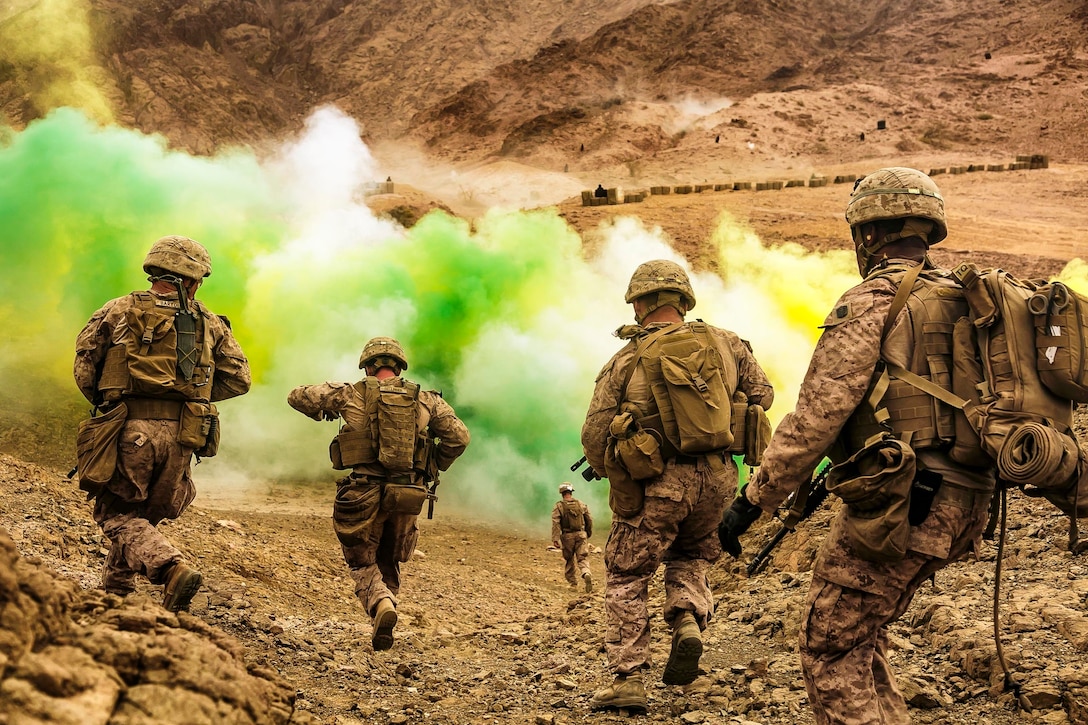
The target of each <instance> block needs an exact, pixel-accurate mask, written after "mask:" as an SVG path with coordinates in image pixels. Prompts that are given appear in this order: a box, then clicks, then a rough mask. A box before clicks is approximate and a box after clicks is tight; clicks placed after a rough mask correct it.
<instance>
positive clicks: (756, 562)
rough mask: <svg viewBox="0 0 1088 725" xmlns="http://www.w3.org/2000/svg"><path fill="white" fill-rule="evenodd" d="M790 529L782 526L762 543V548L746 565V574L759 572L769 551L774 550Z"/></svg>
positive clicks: (769, 553) (768, 555) (751, 574)
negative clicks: (769, 538) (768, 539)
mask: <svg viewBox="0 0 1088 725" xmlns="http://www.w3.org/2000/svg"><path fill="white" fill-rule="evenodd" d="M790 531H792V529H790V528H789V527H787V526H783V527H782V528H780V529H779V530H778V531H777V532H775V535H774V536H772V537H771V540H770V541H768V542H767V543H766V544H764V545H763V548H762V549H760V550H759V553H758V554H756V556H755V558H754V559H752V563H750V564H749V565H748V569H747V572H748V576H753V575H755V574H757V573H759V571H760V570H761V569H762V568H763V565H764V564H766V562H767V559H768V557H770V555H771V552H772V551H774V550H775V547H777V546H778V545H779V544H780V543H781V542H782V539H784V538H786V534H788V533H790Z"/></svg>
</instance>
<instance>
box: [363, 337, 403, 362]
mask: <svg viewBox="0 0 1088 725" xmlns="http://www.w3.org/2000/svg"><path fill="white" fill-rule="evenodd" d="M383 356H385V357H389V358H392V359H393V360H395V361H396V363H397V365H399V366H400V369H401V370H407V369H408V358H407V357H405V355H404V348H403V347H401V346H400V343H399V342H397V341H396V340H394V339H393V338H391V337H372V338H370V340H368V341H367V343H366V344H365V345H363V353H362V355H360V356H359V369H360V370H362V369H363V368H365V367H366V366H367V364H368V363H370V362H371V361H373V360H374V359H375V358H379V357H383Z"/></svg>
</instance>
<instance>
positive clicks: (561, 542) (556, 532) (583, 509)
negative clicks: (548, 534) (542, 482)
mask: <svg viewBox="0 0 1088 725" xmlns="http://www.w3.org/2000/svg"><path fill="white" fill-rule="evenodd" d="M559 495H560V497H561V500H560V501H556V503H555V508H553V509H552V546H554V547H555V548H557V549H562V551H563V561H564V562H566V567H565V569H564V572H563V573H564V575H565V576H566V577H567V582H568V583H569V584H570V585H571V587H577V586H578V580H579V579H581V581H582V583H583V585H584V586H585V588H586V592H591V591H593V575H592V574H590V573H589V537H591V536H593V517H592V516H590V515H589V506H586V505H585V504H584V503H582V502H581V501H579V500H578V499H576V498H574V486H572V485H570V484H569V483H563V484H561V485H560V486H559Z"/></svg>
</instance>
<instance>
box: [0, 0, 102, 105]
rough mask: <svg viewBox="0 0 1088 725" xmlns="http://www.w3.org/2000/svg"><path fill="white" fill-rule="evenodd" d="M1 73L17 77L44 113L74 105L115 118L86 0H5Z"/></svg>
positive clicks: (0, 13)
mask: <svg viewBox="0 0 1088 725" xmlns="http://www.w3.org/2000/svg"><path fill="white" fill-rule="evenodd" d="M5 71H6V72H5ZM0 73H4V75H7V74H11V75H12V76H13V78H14V80H15V82H16V84H17V87H22V88H23V89H24V90H25V93H26V94H27V96H28V97H29V100H30V102H31V103H32V104H33V106H34V108H35V110H36V111H37V112H38V114H40V115H45V113H46V112H48V111H50V110H52V109H54V108H59V107H61V106H72V107H75V108H80V109H83V110H84V111H85V112H86V113H87V114H88V115H89V116H92V117H93V118H95V119H96V120H98V121H101V122H108V121H111V120H113V113H112V111H111V110H110V104H109V103H108V102H107V100H106V98H105V96H103V94H102V91H101V88H102V87H103V86H105V85H106V84H105V75H106V74H105V71H104V70H103V69H102V67H101V66H100V65H98V60H97V58H96V56H95V53H94V45H93V43H92V41H91V29H90V24H89V22H88V4H87V2H86V0H6V2H4V3H2V4H0Z"/></svg>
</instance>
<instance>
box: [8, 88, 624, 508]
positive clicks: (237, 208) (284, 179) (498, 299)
mask: <svg viewBox="0 0 1088 725" xmlns="http://www.w3.org/2000/svg"><path fill="white" fill-rule="evenodd" d="M319 123H323V124H324V125H322V126H321V127H320V128H318V129H314V133H313V134H311V137H319V138H332V139H334V141H336V142H337V143H340V144H341V147H340V148H338V149H336V150H335V152H334V153H335V155H336V156H339V157H342V156H344V155H347V156H349V157H350V156H354V165H353V166H352V167H351V168H347V169H339V172H343V174H344V175H346V176H341V177H340V179H339V182H338V183H339V184H340V185H341V186H345V187H347V188H346V190H341V191H339V192H338V191H336V190H335V189H328V188H325V189H323V188H322V187H321V184H322V183H323V181H322V179H325V180H326V181H327V177H329V176H330V175H332V176H334V177H336V176H337V175H338V170H337V169H333V168H331V167H332V166H333V165H335V163H336V162H334V161H331V160H330V153H329V152H328V150H327V149H325V150H323V149H321V148H319V147H313V146H312V145H308V144H310V143H311V141H307V140H305V139H304V140H300V141H298V142H295V143H293V144H292V145H288V147H287V148H286V150H285V152H284V153H283V155H282V156H281V157H280V158H277V159H274V160H272V161H270V162H268V163H259V162H258V161H257V160H256V159H255V158H254V157H253V156H252V155H251V154H247V153H240V152H239V153H226V154H223V155H220V156H216V157H214V158H195V157H192V156H189V155H188V154H185V153H179V152H175V151H171V150H169V149H167V148H166V146H165V143H164V141H163V140H162V139H161V138H158V137H154V136H145V135H142V134H139V133H136V132H132V131H127V130H123V129H119V128H116V127H101V126H98V125H96V124H95V123H92V122H90V121H89V120H88V119H87V118H86V117H85V116H83V115H82V114H81V113H79V112H76V111H73V110H70V109H59V110H57V111H54V112H53V113H52V114H50V115H49V116H48V117H47V118H45V119H42V120H40V121H37V122H35V123H32V124H30V125H29V126H28V127H27V128H26V130H24V131H22V132H18V133H16V132H14V131H11V130H5V134H4V136H3V137H4V138H5V139H6V141H5V143H4V145H3V146H2V147H0V229H2V230H3V232H2V234H3V236H2V238H0V278H2V284H3V288H4V290H5V295H4V296H3V298H2V300H0V324H2V325H3V326H4V329H5V331H6V332H7V334H8V338H9V340H10V343H9V344H8V345H6V346H5V348H4V351H3V353H2V355H0V375H2V383H3V386H4V389H5V390H7V391H13V390H20V389H33V390H34V394H33V395H32V396H29V399H28V401H24V402H25V403H26V405H27V406H29V408H27V409H26V410H25V412H26V413H28V414H30V415H39V414H40V415H43V416H48V415H50V411H49V408H52V407H53V406H54V405H55V403H56V401H58V400H60V401H62V402H63V405H64V406H69V407H72V406H75V407H85V404H83V403H81V402H80V401H81V400H82V399H81V398H80V396H79V395H78V392H76V390H75V387H74V384H73V383H72V381H71V360H72V354H73V341H74V338H75V335H76V334H77V333H78V331H79V329H80V328H81V327H82V325H83V324H84V323H85V321H86V320H87V318H88V317H89V316H90V314H91V313H92V312H93V311H94V310H95V309H97V308H98V307H99V306H101V305H102V304H103V303H104V302H105V301H106V300H108V299H110V298H112V297H118V296H121V295H124V294H126V293H128V292H129V291H131V290H133V289H144V288H146V287H147V282H146V280H145V276H146V275H145V274H144V273H143V272H142V270H141V269H140V266H141V262H142V259H143V256H144V254H146V251H147V249H148V247H149V246H150V244H151V243H152V242H153V241H154V240H155V239H156V238H158V237H160V236H162V235H165V234H184V235H187V236H190V237H193V238H195V239H197V240H199V241H200V242H202V243H203V244H204V245H205V246H207V247H208V249H209V252H210V254H211V256H212V265H213V273H212V276H211V277H210V278H209V279H208V280H207V281H206V283H205V285H204V286H203V287H202V288H201V292H200V297H201V299H202V300H204V301H205V303H207V304H208V305H209V307H210V308H211V309H212V310H213V311H215V312H218V313H220V314H226V315H228V316H229V317H230V318H231V319H232V322H233V324H234V329H235V333H236V335H237V336H238V338H239V340H240V342H241V344H242V346H243V348H244V349H245V350H246V352H247V355H248V356H249V357H250V360H251V363H252V365H253V370H254V378H255V385H254V389H253V391H252V392H251V393H250V394H249V395H247V396H245V397H243V398H240V399H237V400H235V401H229V402H226V403H224V404H223V406H222V412H223V423H224V430H225V436H224V441H225V443H224V448H223V451H222V453H221V454H220V456H219V457H218V458H216V459H215V460H213V461H208V462H207V463H206V464H202V465H201V467H200V468H199V469H198V470H197V477H198V479H199V480H201V481H202V482H208V481H212V482H213V485H230V484H231V483H234V484H236V485H242V484H250V483H253V482H260V481H268V480H270V479H276V480H281V481H282V480H288V481H290V480H312V479H331V477H332V475H333V474H332V472H331V471H330V469H329V465H328V461H327V458H326V449H327V442H328V439H329V438H330V437H331V436H332V435H333V434H334V433H335V426H332V425H319V424H317V423H314V422H313V421H311V420H309V419H307V418H305V417H303V416H301V415H299V414H297V413H296V412H294V411H293V410H291V409H290V408H289V407H288V406H287V405H286V395H287V392H288V391H289V390H290V389H291V388H292V387H294V386H296V385H299V384H305V383H314V382H321V381H324V380H348V381H352V380H356V379H358V377H359V376H360V372H359V370H358V367H357V359H358V353H359V350H360V349H361V347H362V344H363V343H364V342H365V340H366V339H367V338H369V337H370V336H373V335H393V336H396V337H398V338H399V339H400V340H401V341H402V343H403V344H404V346H405V348H406V350H407V351H408V354H409V356H410V359H411V373H412V377H413V378H415V379H417V380H419V381H420V382H422V383H424V384H425V385H426V386H428V387H433V388H436V389H439V390H441V391H442V392H443V394H444V395H445V397H446V399H447V400H448V401H449V402H450V403H451V404H452V405H454V407H455V408H456V409H457V410H458V412H459V413H460V414H461V415H462V417H463V418H464V419H465V420H466V422H467V424H468V425H469V427H470V429H471V430H472V432H473V437H474V441H473V444H472V446H471V447H470V449H469V453H468V454H466V456H465V458H464V459H463V460H462V461H461V462H460V463H459V464H458V466H456V467H455V468H454V470H452V471H451V472H450V473H449V474H448V477H447V481H446V486H445V489H444V490H445V491H446V492H448V493H446V494H445V495H444V497H443V502H444V505H451V506H457V505H460V506H461V507H462V508H469V509H472V510H475V511H479V512H480V513H481V514H486V515H491V513H492V510H493V511H494V514H495V515H502V516H504V517H516V518H526V519H535V518H539V517H540V516H546V515H547V513H548V511H549V510H550V502H551V501H552V500H554V498H555V497H556V493H555V487H556V485H557V484H558V482H559V481H561V480H563V479H565V478H569V477H570V476H571V473H570V471H569V470H567V466H568V465H569V464H570V463H571V462H573V460H574V459H576V458H577V457H578V456H579V455H580V444H579V428H580V425H581V419H582V417H583V416H584V413H585V407H586V404H587V402H588V398H589V393H590V391H591V390H592V384H593V378H594V376H595V372H596V369H597V368H598V367H599V366H600V364H601V363H602V362H603V361H604V360H605V359H607V357H608V355H610V354H611V352H612V351H613V350H614V348H615V347H616V345H615V341H614V340H611V339H609V338H608V336H607V331H608V330H609V329H611V328H612V327H614V326H615V324H617V323H618V322H619V321H622V317H620V316H619V315H623V316H625V315H626V313H625V311H623V310H622V300H615V299H614V298H612V299H610V300H609V302H607V303H606V302H604V301H603V300H600V299H596V297H597V295H598V294H602V291H601V284H600V279H599V277H598V276H596V275H595V274H594V273H593V272H592V271H591V270H590V268H589V267H588V266H587V265H586V263H585V262H584V261H583V260H582V257H581V242H580V239H579V238H578V237H577V235H576V234H574V233H573V232H572V231H571V230H570V228H569V227H567V226H566V224H565V223H564V222H563V221H562V220H561V219H560V218H559V217H558V216H557V215H556V214H554V212H535V213H507V214H502V213H493V214H489V215H487V216H485V217H483V218H481V219H478V220H476V222H475V223H474V227H473V228H470V226H469V225H468V224H467V223H466V222H464V221H462V220H459V219H456V218H453V217H450V216H447V215H444V214H440V213H439V214H434V215H431V216H429V217H427V218H426V219H424V220H423V221H422V222H421V223H420V224H418V225H417V226H416V227H414V228H413V229H412V230H410V231H407V232H406V231H405V230H403V229H401V228H399V227H397V226H396V225H394V224H392V223H391V222H387V221H383V220H379V219H375V218H374V217H373V215H371V214H370V213H369V211H367V210H366V208H365V207H364V206H362V205H361V204H358V203H357V199H356V192H357V191H358V188H357V187H358V186H359V184H360V183H361V182H364V181H368V180H370V178H376V177H375V176H374V174H375V173H376V172H374V170H373V169H372V168H371V169H369V172H370V174H371V175H370V176H363V177H361V178H355V177H356V176H358V175H360V174H365V173H367V172H368V169H367V165H368V163H370V162H369V156H368V153H367V152H366V150H365V147H361V142H359V141H358V131H357V129H355V128H354V124H353V123H351V122H350V121H349V120H348V119H345V118H343V117H342V116H338V115H336V114H326V115H325V116H324V120H323V121H320V122H319ZM345 139H354V141H350V140H347V141H346V140H345ZM352 143H355V144H358V146H356V147H352V146H351V144H352ZM342 144H347V145H348V148H346V149H345V148H344V147H343V146H342ZM314 159H317V162H316V163H315V162H314ZM579 290H581V291H579ZM572 292H574V293H575V294H572ZM609 309H611V310H613V311H614V314H609V315H608V318H609V319H608V320H607V322H606V323H599V324H596V325H593V324H587V320H588V319H590V317H591V315H589V314H588V311H589V310H594V311H596V310H609ZM572 321H573V323H572ZM5 400H7V399H5ZM36 405H37V406H40V408H41V409H40V410H35V409H34V406H36ZM23 407H24V406H20V410H21V411H22V410H23ZM54 445H55V446H57V447H60V448H64V447H67V446H70V441H69V440H57V441H55V442H54ZM603 491H604V489H603V486H602V487H599V488H598V490H597V491H596V492H583V494H585V496H584V497H585V498H587V499H588V500H590V501H591V503H595V504H596V505H597V506H598V507H599V508H600V507H603V501H604V495H603Z"/></svg>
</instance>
